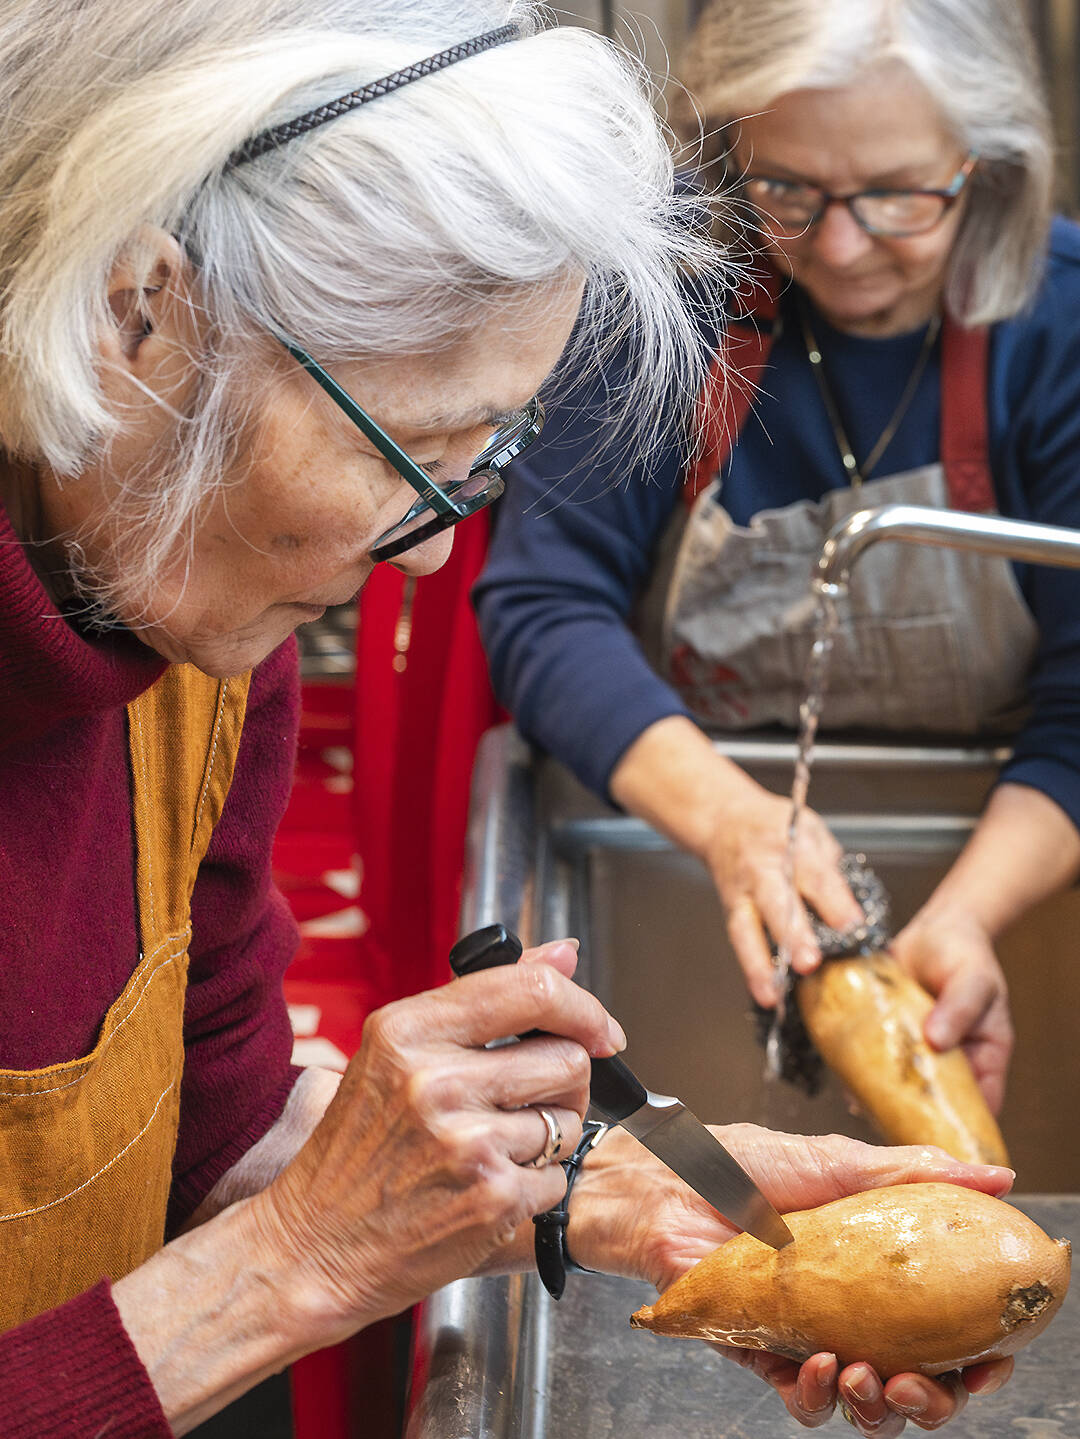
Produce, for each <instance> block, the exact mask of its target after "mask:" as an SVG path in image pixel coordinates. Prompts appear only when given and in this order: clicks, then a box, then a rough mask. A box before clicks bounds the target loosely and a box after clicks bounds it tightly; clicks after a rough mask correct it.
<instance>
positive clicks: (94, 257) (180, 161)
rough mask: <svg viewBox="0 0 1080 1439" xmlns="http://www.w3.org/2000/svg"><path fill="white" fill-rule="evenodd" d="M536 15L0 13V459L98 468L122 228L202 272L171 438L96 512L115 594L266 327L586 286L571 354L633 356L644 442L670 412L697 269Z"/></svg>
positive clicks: (628, 108)
mask: <svg viewBox="0 0 1080 1439" xmlns="http://www.w3.org/2000/svg"><path fill="white" fill-rule="evenodd" d="M511 21H512V22H515V23H516V24H517V25H518V26H519V27H520V29H521V32H522V35H523V37H524V38H521V39H519V40H517V41H514V42H512V43H509V44H505V45H502V46H501V47H499V48H496V49H491V50H489V51H487V52H485V53H482V54H480V55H476V56H474V57H472V58H470V59H468V60H465V61H463V62H460V63H458V64H455V65H453V66H451V67H449V68H447V69H445V70H442V71H440V72H438V73H436V74H433V75H430V76H428V77H427V78H425V79H423V80H420V81H418V82H415V83H412V84H409V85H407V86H405V87H404V88H403V89H401V90H399V91H397V92H395V93H394V94H392V95H389V96H387V97H384V98H382V99H379V100H378V101H376V102H374V103H372V104H368V105H365V106H364V107H363V108H362V109H359V110H357V111H355V112H353V113H351V114H348V115H346V116H344V117H342V118H339V119H337V120H335V121H333V122H332V123H329V124H326V125H323V126H321V127H320V128H318V129H316V130H313V131H312V132H310V133H309V134H306V135H304V136H303V137H301V138H299V139H296V140H293V141H291V142H289V143H287V144H285V145H282V146H281V147H280V148H278V149H277V150H273V151H270V152H268V153H267V154H265V155H263V156H261V157H260V158H258V159H256V160H254V161H252V162H250V163H247V164H244V165H241V166H239V167H235V168H229V166H228V165H227V164H226V162H227V159H228V157H229V155H230V154H231V152H233V151H234V149H235V148H236V147H237V146H239V145H240V144H241V143H242V142H243V141H245V140H247V139H248V138H250V137H251V136H252V135H254V134H256V133H257V132H259V131H260V130H262V129H264V128H265V127H267V126H270V125H273V124H276V123H278V122H280V121H283V120H287V119H292V118H294V117H296V116H297V115H299V114H301V113H303V112H305V111H306V110H308V109H309V108H311V107H312V106H315V105H318V104H321V103H323V102H325V101H327V100H330V99H333V98H336V97H337V96H339V95H341V94H343V93H346V92H348V91H351V90H353V89H355V88H357V87H358V86H360V85H363V84H365V83H367V82H369V81H371V80H373V79H376V78H379V77H381V76H383V75H386V74H389V73H390V72H392V71H394V70H396V69H398V68H400V67H402V66H405V65H408V64H410V63H412V62H414V61H416V60H419V59H421V58H423V57H425V56H427V55H429V54H432V53H435V52H437V51H439V50H441V49H443V48H444V47H446V46H449V45H452V44H455V43H457V42H460V41H463V40H467V39H469V38H471V37H473V36H475V35H477V34H480V33H482V32H485V31H488V30H491V29H494V28H496V27H498V26H501V25H503V24H505V23H508V22H511ZM542 21H543V15H542V14H541V12H540V10H539V8H538V7H537V6H536V5H535V4H533V3H531V0H304V3H303V4H299V5H298V4H296V3H295V0H169V3H167V4H154V3H151V0H94V3H92V4H86V3H85V0H49V3H47V4H42V3H41V0H0V446H2V448H3V449H4V450H6V451H7V452H8V454H10V455H12V456H17V457H20V458H24V459H27V460H29V461H30V462H32V463H35V464H38V465H45V466H47V467H49V468H50V469H51V470H52V471H54V472H55V473H56V474H57V475H58V476H60V477H63V478H67V477H73V476H77V475H78V474H79V472H80V470H82V469H84V468H85V467H86V465H87V464H88V462H89V461H90V460H91V458H93V457H96V456H99V455H100V454H101V452H102V450H103V448H104V447H106V446H107V445H108V443H109V442H110V440H111V439H112V438H113V437H114V436H115V435H116V434H117V433H118V427H119V422H118V419H117V416H116V415H115V414H113V413H111V412H110V410H109V407H108V406H107V404H106V402H105V400H104V397H103V394H102V389H101V383H100V360H99V356H98V340H99V336H100V334H101V333H102V331H103V327H105V326H107V325H108V324H109V323H110V312H109V308H108V301H107V289H106V282H107V277H108V275H109V273H110V271H111V269H112V267H113V265H114V264H115V262H116V260H117V258H118V257H120V256H122V255H126V254H130V255H133V256H135V257H136V264H138V263H140V261H139V258H138V257H139V255H140V248H139V236H140V234H141V233H145V231H146V227H153V228H156V229H159V230H165V231H166V232H168V233H171V234H174V235H175V236H177V238H178V239H179V241H180V242H181V244H182V246H183V247H184V249H185V251H186V253H187V254H188V255H189V256H191V257H193V258H194V259H195V260H196V262H197V264H198V270H199V280H200V287H201V289H200V295H201V301H202V303H204V304H205V310H206V315H207V318H208V328H209V330H210V332H211V335H212V337H213V342H212V344H211V346H210V352H209V353H207V354H205V355H203V354H200V356H199V363H200V370H201V381H200V386H199V394H198V397H197V399H196V402H195V403H194V404H193V405H191V406H190V408H189V411H188V412H187V413H185V414H184V415H177V416H175V425H174V430H173V431H172V432H171V434H170V449H169V453H168V454H164V453H162V454H160V455H157V456H155V457H153V463H152V464H150V465H148V467H147V470H146V473H145V474H144V475H142V476H140V477H136V478H135V479H134V480H132V481H131V482H130V483H129V485H128V489H127V492H126V494H125V495H124V496H123V497H122V498H121V501H120V502H118V503H121V504H123V505H125V506H126V510H125V514H124V521H125V525H126V526H127V527H128V529H129V537H130V530H131V527H134V528H136V529H137V530H138V532H139V536H140V548H141V553H142V560H141V562H140V566H139V568H138V573H129V574H128V575H127V576H126V577H125V584H126V585H127V586H128V588H129V590H132V591H134V590H137V589H138V587H139V585H140V584H142V585H145V583H146V582H147V581H148V580H149V578H150V576H151V575H152V573H153V571H154V569H155V568H156V567H158V566H160V565H161V564H162V563H164V562H165V560H166V559H167V558H168V557H169V556H170V555H172V554H173V553H175V549H176V545H177V542H178V541H179V540H181V539H182V538H183V537H185V536H187V537H190V533H191V527H192V521H193V518H194V517H195V516H196V514H197V511H198V508H199V505H200V503H201V501H202V500H203V498H204V497H205V496H206V495H207V494H208V493H209V492H211V491H212V488H213V486H214V484H215V483H216V482H218V481H219V480H220V477H221V475H222V474H223V473H224V471H225V469H226V466H227V462H228V461H229V460H230V457H231V451H230V446H232V445H234V444H235V442H236V438H237V434H238V422H237V418H236V413H235V404H233V403H232V402H231V399H230V397H231V396H233V394H234V392H235V390H236V388H237V379H238V376H240V375H241V374H242V373H243V368H244V362H245V347H246V355H247V360H248V362H249V363H250V357H251V346H252V344H253V343H255V342H256V337H258V336H259V335H260V334H262V333H264V332H265V331H266V330H267V329H276V328H281V329H284V330H285V331H286V332H288V333H290V334H291V335H292V336H293V337H295V338H296V339H297V340H298V341H299V342H300V343H301V344H303V345H304V346H305V347H307V348H308V349H310V350H311V351H312V352H313V353H314V354H315V355H316V356H317V357H318V359H319V360H320V361H321V362H323V363H325V364H328V365H333V364H334V363H335V362H339V363H340V362H342V361H346V360H354V361H355V360H358V359H381V358H385V357H388V356H394V355H402V356H406V355H408V354H410V353H413V354H415V353H430V352H431V351H433V350H436V349H438V348H440V347H445V346H449V345H452V344H454V343H455V342H458V341H461V340H462V339H464V338H465V337H466V336H467V335H468V334H469V332H470V330H471V329H472V328H473V327H474V325H475V323H476V318H477V313H478V310H479V309H480V308H481V307H484V306H490V305H502V306H505V307H506V308H507V320H508V322H510V321H511V320H512V318H513V314H512V311H513V306H514V305H515V304H516V301H517V299H519V298H521V297H522V296H524V295H527V294H529V293H532V294H534V295H535V294H537V293H538V292H541V291H543V289H544V287H551V288H552V289H554V288H555V287H557V286H559V285H560V284H561V283H564V282H565V281H566V280H568V279H570V278H578V279H580V278H581V277H582V276H584V277H585V280H586V298H585V302H584V307H583V313H582V318H581V320H580V321H579V324H578V326H577V328H576V331H575V336H574V339H573V340H572V342H571V347H570V352H571V353H570V360H571V361H573V360H575V359H581V358H582V357H583V355H584V354H585V353H586V352H588V351H590V350H594V349H596V347H597V346H598V345H600V344H602V343H603V344H612V345H614V344H616V343H618V344H622V345H628V346H629V348H630V350H631V352H632V353H633V355H634V364H633V365H632V367H631V380H630V382H629V384H628V387H627V388H626V389H624V390H623V391H621V392H620V394H619V395H618V396H616V397H612V405H613V408H617V409H618V411H619V414H620V415H622V416H623V417H624V418H626V417H628V416H629V417H634V416H636V417H637V418H638V420H639V422H640V434H641V435H642V436H643V437H644V436H646V435H647V434H648V432H649V428H650V427H651V428H653V429H655V418H653V419H652V420H649V419H648V418H647V417H649V416H653V417H655V415H656V414H657V413H658V412H659V411H660V409H661V408H662V401H663V398H664V397H668V398H669V397H670V395H671V394H672V393H675V394H677V395H679V396H682V397H684V399H685V406H686V412H685V414H684V416H683V418H684V419H685V417H686V414H689V412H690V408H691V406H692V403H693V396H694V394H695V393H696V390H697V388H698V385H699V382H700V379H701V375H702V374H703V371H704V366H705V363H706V361H707V356H706V354H705V347H704V343H703V341H702V340H701V338H700V330H699V327H698V326H697V324H696V323H695V321H694V318H693V316H692V314H691V312H690V308H689V305H688V301H687V299H686V298H685V295H684V292H683V288H682V286H681V284H680V281H679V271H680V270H682V269H692V270H695V271H697V272H699V273H705V274H710V273H711V274H713V275H717V274H718V273H719V269H720V265H721V260H720V258H719V256H718V253H717V251H716V250H715V248H714V247H712V246H711V244H710V242H709V240H708V237H707V236H705V235H703V234H702V232H701V227H700V224H697V225H695V223H694V205H695V202H694V200H693V199H692V197H690V196H686V195H683V194H680V193H679V192H678V191H677V190H676V187H675V185H674V171H673V165H672V161H671V158H670V150H669V147H668V145H667V143H666V139H665V135H664V133H663V130H662V128H661V126H660V124H659V122H658V121H657V119H656V116H655V112H654V110H653V108H652V106H651V104H650V97H649V94H648V91H647V87H646V85H645V84H644V83H643V74H642V70H641V67H640V66H638V65H637V64H636V63H635V62H634V61H633V60H632V59H630V58H629V57H627V56H626V55H624V54H622V53H621V52H619V51H618V50H617V49H616V48H615V47H614V46H612V45H611V44H609V43H608V42H606V41H604V40H602V39H600V38H599V37H597V36H595V35H593V34H591V33H589V32H587V31H585V30H582V29H578V28H573V27H561V28H560V27H556V28H544V26H543V24H542ZM142 263H144V264H145V263H146V261H145V260H143V261H142ZM142 275H143V278H149V277H148V276H147V274H146V272H145V271H143V272H142ZM601 335H603V336H604V337H605V339H604V341H600V340H598V338H597V337H598V336H601ZM594 358H597V359H598V358H599V355H596V356H594ZM116 518H117V515H116V513H114V514H113V515H112V521H113V523H114V525H115V522H116ZM133 548H134V547H133V546H132V545H130V544H128V545H127V546H126V549H127V551H129V552H130V550H131V549H133Z"/></svg>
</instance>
